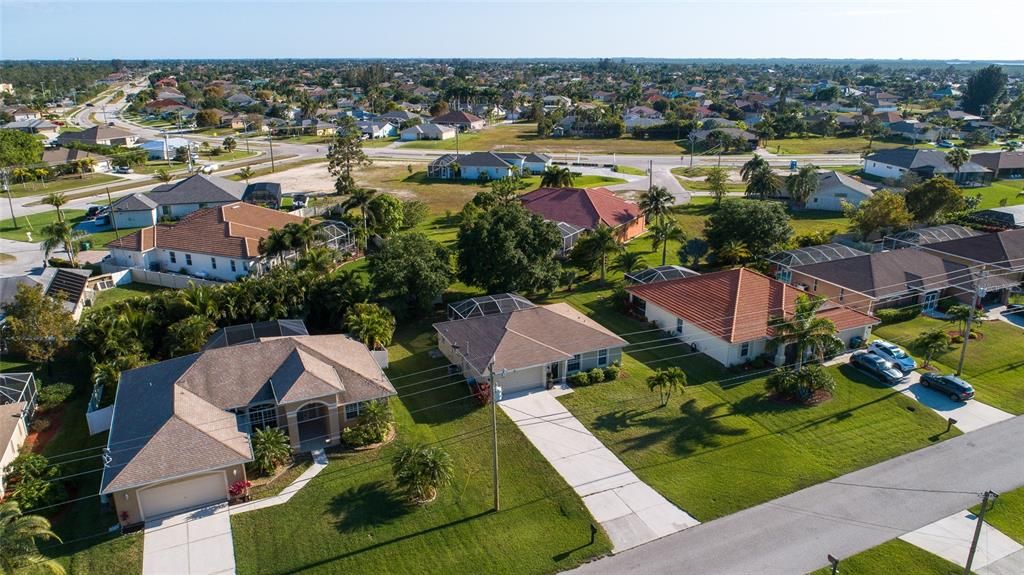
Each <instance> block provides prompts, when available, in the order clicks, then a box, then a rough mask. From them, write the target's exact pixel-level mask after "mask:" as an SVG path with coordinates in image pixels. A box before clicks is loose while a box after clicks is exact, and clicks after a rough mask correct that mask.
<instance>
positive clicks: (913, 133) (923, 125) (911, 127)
mask: <svg viewBox="0 0 1024 575" xmlns="http://www.w3.org/2000/svg"><path fill="white" fill-rule="evenodd" d="M888 128H889V134H890V135H892V136H899V137H901V138H906V139H907V140H910V141H912V142H934V141H936V140H940V139H942V138H944V137H948V136H950V135H951V134H950V131H949V130H948V129H945V128H942V127H939V126H936V125H935V124H929V123H928V122H918V121H917V120H900V121H898V122H893V123H891V124H889V125H888Z"/></svg>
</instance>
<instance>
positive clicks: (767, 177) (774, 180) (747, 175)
mask: <svg viewBox="0 0 1024 575" xmlns="http://www.w3.org/2000/svg"><path fill="white" fill-rule="evenodd" d="M740 175H741V176H742V177H743V181H744V182H747V192H746V193H747V195H748V196H754V197H758V198H760V199H762V200H763V199H765V198H768V197H774V196H775V195H777V194H778V192H779V189H781V187H782V182H781V181H779V177H778V176H776V175H775V172H773V171H772V167H771V166H770V165H768V160H765V159H764V158H762V157H761V156H760V155H758V154H754V157H752V158H750V160H748V161H747V162H746V163H745V164H743V167H742V168H740Z"/></svg>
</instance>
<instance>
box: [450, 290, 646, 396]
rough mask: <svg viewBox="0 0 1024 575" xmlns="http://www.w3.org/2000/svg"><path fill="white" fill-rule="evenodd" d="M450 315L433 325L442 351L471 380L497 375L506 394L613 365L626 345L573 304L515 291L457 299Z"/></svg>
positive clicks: (528, 389) (561, 380)
mask: <svg viewBox="0 0 1024 575" xmlns="http://www.w3.org/2000/svg"><path fill="white" fill-rule="evenodd" d="M449 317H453V318H454V319H451V320H450V321H445V322H441V323H436V324H434V329H436V330H437V345H438V348H439V349H440V350H441V353H442V354H444V356H445V357H446V358H448V361H450V362H451V363H452V364H453V365H456V366H458V367H459V368H460V369H461V370H462V373H463V374H464V375H465V376H466V378H467V379H469V380H474V381H486V380H487V379H488V378H489V377H490V376H491V375H492V374H493V376H494V383H495V385H497V386H499V387H501V389H502V393H503V395H504V396H505V397H508V396H509V395H513V394H517V393H524V392H530V391H535V390H540V389H544V388H545V387H551V386H553V385H558V384H560V383H562V382H564V381H565V378H566V377H567V376H569V375H572V374H574V373H577V372H580V371H588V370H590V369H593V368H596V367H605V366H608V365H611V364H613V363H615V362H617V361H620V360H621V358H622V348H623V347H624V346H625V345H626V341H625V340H624V339H622V338H621V337H619V336H617V335H615V334H614V333H612V332H611V331H609V330H607V329H606V328H605V327H604V326H602V325H601V324H599V323H597V322H595V321H594V320H592V319H590V318H588V317H587V316H585V315H583V314H582V313H580V312H578V311H576V310H575V309H573V308H572V306H570V305H569V304H566V303H556V304H551V305H543V306H537V305H534V304H533V303H531V302H530V301H528V300H526V299H524V298H521V297H519V296H517V295H515V294H502V295H499V296H482V297H478V298H472V299H469V300H464V301H461V302H457V303H455V304H452V305H451V306H450V307H449Z"/></svg>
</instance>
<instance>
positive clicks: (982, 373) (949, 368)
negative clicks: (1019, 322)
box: [874, 316, 1024, 415]
mask: <svg viewBox="0 0 1024 575" xmlns="http://www.w3.org/2000/svg"><path fill="white" fill-rule="evenodd" d="M934 329H943V330H946V331H955V330H956V326H955V325H953V324H951V323H948V322H944V321H941V320H937V319H932V318H929V317H924V316H920V317H917V318H915V319H913V320H911V321H906V322H902V323H896V324H892V325H887V326H879V327H877V328H875V330H874V334H875V335H877V336H878V337H881V338H884V339H887V340H889V341H891V342H893V343H896V344H899V345H902V346H905V347H909V346H910V343H911V342H912V341H913V340H914V338H916V337H917V336H918V335H920V334H921V333H922V332H925V331H930V330H934ZM981 333H982V334H984V337H983V338H982V339H980V340H972V341H971V342H970V344H968V347H967V359H966V360H965V361H964V378H965V379H966V380H967V381H969V382H970V383H971V385H973V386H974V389H975V391H976V392H977V395H976V399H977V400H978V401H980V402H982V403H987V404H988V405H991V406H993V407H998V408H999V409H1002V410H1004V411H1008V412H1010V413H1014V414H1018V415H1019V414H1024V378H1022V377H1021V371H1020V370H1021V367H1022V366H1024V330H1022V329H1020V328H1019V327H1015V326H1012V325H1010V324H1008V323H1006V322H1003V321H1000V320H992V321H986V322H984V323H983V324H982V325H981ZM910 352H911V353H913V352H914V350H913V349H912V348H911V349H910ZM959 359H960V346H959V345H954V346H953V347H952V349H950V350H949V351H948V352H947V353H944V354H942V355H940V356H939V357H937V358H935V359H933V360H932V364H933V365H934V366H935V367H936V368H938V369H939V370H941V371H942V372H944V373H950V372H953V371H954V370H956V366H957V362H958V360H959Z"/></svg>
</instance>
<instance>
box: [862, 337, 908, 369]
mask: <svg viewBox="0 0 1024 575" xmlns="http://www.w3.org/2000/svg"><path fill="white" fill-rule="evenodd" d="M868 351H869V352H871V353H873V354H875V355H877V356H879V357H881V358H882V359H884V360H885V361H888V362H889V363H891V364H893V365H895V366H896V367H897V368H899V370H900V371H902V372H903V373H910V372H912V371H914V370H915V369H917V362H916V361H914V358H912V357H910V354H908V353H907V352H905V351H903V349H902V348H901V347H900V346H898V345H896V344H894V343H889V342H887V341H885V340H884V339H876V340H875V341H873V342H871V345H869V346H868Z"/></svg>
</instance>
